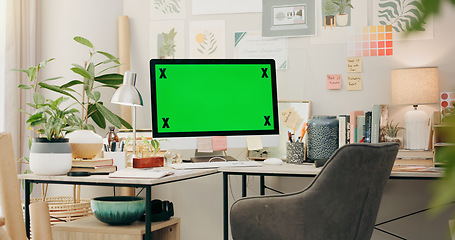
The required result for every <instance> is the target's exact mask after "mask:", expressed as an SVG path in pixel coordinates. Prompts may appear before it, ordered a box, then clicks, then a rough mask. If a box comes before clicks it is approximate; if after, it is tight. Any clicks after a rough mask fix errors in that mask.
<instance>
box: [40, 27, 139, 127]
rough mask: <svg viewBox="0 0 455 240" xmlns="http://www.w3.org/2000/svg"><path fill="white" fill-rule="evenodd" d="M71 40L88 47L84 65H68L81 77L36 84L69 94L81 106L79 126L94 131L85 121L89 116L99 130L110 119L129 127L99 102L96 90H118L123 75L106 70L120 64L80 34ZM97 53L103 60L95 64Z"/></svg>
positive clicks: (114, 122)
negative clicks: (87, 55) (54, 83)
mask: <svg viewBox="0 0 455 240" xmlns="http://www.w3.org/2000/svg"><path fill="white" fill-rule="evenodd" d="M73 39H74V41H76V42H77V43H80V44H82V45H84V46H85V47H87V48H88V50H89V58H88V59H87V60H85V61H84V63H83V65H79V64H72V67H71V71H72V72H74V73H75V74H77V75H78V76H79V77H81V78H82V79H80V80H79V79H76V80H72V81H69V82H67V83H65V84H63V85H61V86H58V85H50V84H47V83H45V82H40V83H39V85H40V86H41V87H43V88H46V89H49V90H51V91H54V92H57V93H60V94H62V95H64V96H67V97H70V98H72V99H73V100H74V101H76V103H78V104H79V105H80V106H81V108H82V111H81V117H80V119H81V121H80V122H78V125H79V128H80V129H90V130H92V131H95V127H94V126H93V125H92V124H89V123H88V120H89V119H92V120H93V122H94V123H95V124H96V125H97V126H98V127H100V128H102V129H105V128H106V121H109V122H110V123H111V124H112V125H114V126H116V127H117V128H121V127H122V125H123V126H125V127H126V128H129V129H131V128H132V127H131V125H130V124H129V123H128V122H127V121H125V120H123V119H122V118H121V117H119V116H118V115H116V114H115V113H113V112H111V111H110V110H109V109H108V108H107V107H105V106H104V104H103V102H102V101H101V93H100V92H99V91H98V90H99V88H103V87H107V88H114V89H117V88H118V87H119V85H120V84H122V82H123V76H122V75H121V74H117V73H106V71H107V70H109V69H113V68H116V67H118V66H120V62H119V61H118V59H117V58H116V57H114V56H113V55H112V54H110V53H107V52H103V51H97V50H96V49H95V47H94V46H93V44H92V43H91V42H90V41H89V40H87V39H85V38H83V37H79V36H77V37H74V38H73ZM96 56H101V57H104V60H102V61H100V62H96V63H95V62H93V61H92V60H93V59H94V57H96ZM78 85H81V86H82V92H78V91H76V90H75V89H73V87H75V86H78ZM76 96H79V97H80V98H82V100H81V101H80V100H79V99H78V98H77V97H76Z"/></svg>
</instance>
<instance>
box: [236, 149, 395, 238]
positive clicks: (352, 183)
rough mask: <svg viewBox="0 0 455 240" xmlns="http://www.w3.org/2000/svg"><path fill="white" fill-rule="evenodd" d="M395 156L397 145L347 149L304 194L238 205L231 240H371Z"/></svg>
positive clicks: (332, 159)
mask: <svg viewBox="0 0 455 240" xmlns="http://www.w3.org/2000/svg"><path fill="white" fill-rule="evenodd" d="M397 153H398V144H396V143H379V144H349V145H345V146H343V147H341V148H339V149H338V150H337V151H336V152H335V153H334V154H333V155H332V156H331V157H330V159H329V160H328V161H327V162H326V164H325V165H324V167H323V169H322V170H321V172H320V173H319V174H318V175H317V176H316V177H315V178H314V180H313V181H312V182H311V184H310V185H309V186H308V187H307V188H306V189H304V190H302V191H300V192H296V193H291V194H283V195H272V196H258V197H246V198H242V199H240V200H238V201H236V202H235V203H234V204H233V205H232V208H231V229H232V230H231V232H232V237H233V239H234V240H243V239H244V240H254V239H260V240H274V239H277V240H278V239H280V240H281V239H282V240H292V239H311V240H318V239H361V240H363V239H370V238H371V234H372V232H373V228H374V224H375V221H376V216H377V213H378V210H379V205H380V202H381V197H382V192H383V189H384V186H385V184H386V182H387V180H388V178H389V176H390V172H391V170H392V166H393V163H394V161H395V158H396V155H397Z"/></svg>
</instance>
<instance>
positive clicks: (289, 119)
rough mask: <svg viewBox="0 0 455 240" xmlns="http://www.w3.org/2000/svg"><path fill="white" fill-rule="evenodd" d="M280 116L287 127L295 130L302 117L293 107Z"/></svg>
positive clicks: (282, 112)
mask: <svg viewBox="0 0 455 240" xmlns="http://www.w3.org/2000/svg"><path fill="white" fill-rule="evenodd" d="M280 114H281V122H283V124H284V125H285V126H286V127H288V128H291V129H292V128H294V126H295V124H296V123H297V121H298V120H299V118H300V115H299V114H298V113H297V112H296V111H295V110H294V108H293V107H291V108H288V109H285V110H283V111H281V112H280Z"/></svg>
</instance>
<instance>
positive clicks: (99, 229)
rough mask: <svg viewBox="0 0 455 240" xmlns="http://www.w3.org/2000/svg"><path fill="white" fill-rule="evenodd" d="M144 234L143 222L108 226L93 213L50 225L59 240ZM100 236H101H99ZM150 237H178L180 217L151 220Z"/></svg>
mask: <svg viewBox="0 0 455 240" xmlns="http://www.w3.org/2000/svg"><path fill="white" fill-rule="evenodd" d="M144 234H145V223H144V222H140V221H136V222H134V223H132V224H131V225H126V226H110V225H108V224H105V223H103V222H101V221H99V220H98V219H96V218H95V216H93V215H92V216H88V217H85V218H81V219H78V220H75V221H72V222H66V223H61V224H56V225H54V226H52V235H53V238H54V239H61V240H64V239H71V240H79V239H80V240H84V239H109V240H142V236H143V235H144ZM101 236H102V237H103V238H100V237H101ZM152 239H166V240H171V239H175V240H178V239H180V218H171V219H169V220H168V221H162V222H152Z"/></svg>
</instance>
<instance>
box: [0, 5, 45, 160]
mask: <svg viewBox="0 0 455 240" xmlns="http://www.w3.org/2000/svg"><path fill="white" fill-rule="evenodd" d="M0 2H1V8H2V9H3V10H1V11H3V12H2V13H1V14H0V18H1V23H2V25H3V27H0V31H1V32H0V37H1V38H2V39H1V40H0V43H1V44H0V47H1V48H2V49H1V50H0V53H2V54H1V56H0V57H1V58H2V59H1V60H0V64H1V66H0V85H1V93H0V111H1V112H0V116H2V117H1V118H0V131H2V132H11V134H12V137H13V145H14V153H15V154H16V156H17V157H18V158H19V157H22V156H28V146H27V140H28V137H29V136H32V134H33V132H32V131H30V130H27V129H26V128H27V125H26V123H25V121H26V117H27V116H25V114H23V113H21V112H19V111H18V109H24V108H25V106H26V104H25V103H26V102H31V99H32V97H31V94H30V91H23V90H19V89H18V88H17V86H18V85H19V84H20V83H27V82H28V79H27V76H26V75H25V74H24V73H20V72H15V71H11V69H24V68H28V67H30V66H32V65H36V62H35V52H36V22H37V20H36V12H37V11H36V0H0Z"/></svg>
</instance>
